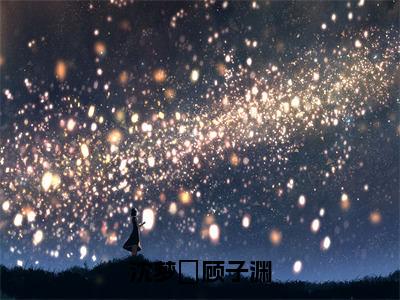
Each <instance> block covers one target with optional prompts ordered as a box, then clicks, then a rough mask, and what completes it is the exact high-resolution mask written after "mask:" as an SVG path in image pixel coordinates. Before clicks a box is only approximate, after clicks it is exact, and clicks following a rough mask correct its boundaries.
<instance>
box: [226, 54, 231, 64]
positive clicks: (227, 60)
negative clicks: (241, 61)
mask: <svg viewBox="0 0 400 300" xmlns="http://www.w3.org/2000/svg"><path fill="white" fill-rule="evenodd" d="M230 61H231V56H230V55H226V56H225V62H227V63H228V62H230Z"/></svg>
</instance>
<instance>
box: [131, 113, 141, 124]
mask: <svg viewBox="0 0 400 300" xmlns="http://www.w3.org/2000/svg"><path fill="white" fill-rule="evenodd" d="M137 121H139V115H138V114H137V113H134V114H133V115H132V116H131V122H132V123H134V124H135V123H137Z"/></svg>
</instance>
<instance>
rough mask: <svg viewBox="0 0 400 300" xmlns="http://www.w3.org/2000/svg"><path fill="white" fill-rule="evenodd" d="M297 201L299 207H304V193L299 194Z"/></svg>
mask: <svg viewBox="0 0 400 300" xmlns="http://www.w3.org/2000/svg"><path fill="white" fill-rule="evenodd" d="M298 202H299V205H300V206H301V207H304V206H305V205H306V197H305V196H304V195H300V197H299V200H298Z"/></svg>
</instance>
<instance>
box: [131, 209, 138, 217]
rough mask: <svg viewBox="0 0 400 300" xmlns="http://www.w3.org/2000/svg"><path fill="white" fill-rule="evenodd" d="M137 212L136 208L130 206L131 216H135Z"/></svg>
mask: <svg viewBox="0 0 400 300" xmlns="http://www.w3.org/2000/svg"><path fill="white" fill-rule="evenodd" d="M137 213H138V211H137V209H136V208H132V209H131V217H136V216H137Z"/></svg>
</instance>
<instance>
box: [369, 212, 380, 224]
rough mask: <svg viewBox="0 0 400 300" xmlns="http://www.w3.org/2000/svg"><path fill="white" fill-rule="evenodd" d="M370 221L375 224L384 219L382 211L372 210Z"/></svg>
mask: <svg viewBox="0 0 400 300" xmlns="http://www.w3.org/2000/svg"><path fill="white" fill-rule="evenodd" d="M369 221H370V222H371V223H372V224H375V225H376V224H379V223H380V222H381V221H382V216H381V214H380V212H379V211H373V212H371V214H370V215H369Z"/></svg>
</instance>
